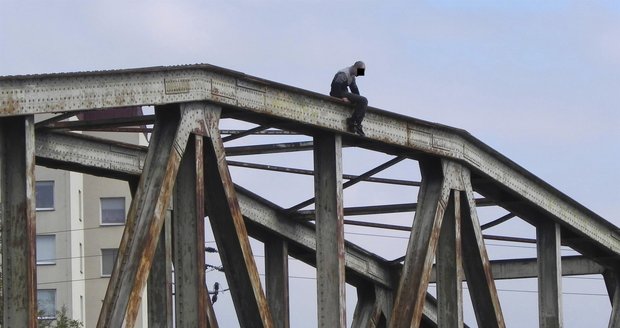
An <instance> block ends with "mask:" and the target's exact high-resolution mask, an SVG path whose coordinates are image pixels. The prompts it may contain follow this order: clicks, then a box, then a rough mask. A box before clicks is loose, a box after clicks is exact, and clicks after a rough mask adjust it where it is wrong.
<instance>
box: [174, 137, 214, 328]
mask: <svg viewBox="0 0 620 328" xmlns="http://www.w3.org/2000/svg"><path fill="white" fill-rule="evenodd" d="M202 139H203V137H202V136H192V137H190V142H189V143H188V149H187V150H186V151H185V154H184V156H183V158H182V160H181V164H180V167H179V173H178V175H177V180H176V184H175V192H174V205H175V209H174V212H173V223H174V234H173V243H174V246H173V249H174V268H175V304H176V306H175V310H176V316H175V317H176V325H177V326H178V327H197V328H198V327H200V328H206V327H213V328H215V327H217V326H218V325H217V320H216V318H215V316H214V312H213V308H212V306H211V301H210V300H209V298H208V293H207V287H206V285H205V271H204V268H205V257H204V245H205V240H204V217H205V214H204V213H205V210H204V175H203V140H202ZM209 321H210V322H209Z"/></svg>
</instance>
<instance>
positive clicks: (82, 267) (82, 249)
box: [80, 243, 84, 273]
mask: <svg viewBox="0 0 620 328" xmlns="http://www.w3.org/2000/svg"><path fill="white" fill-rule="evenodd" d="M80 273H84V247H83V246H82V243H80Z"/></svg>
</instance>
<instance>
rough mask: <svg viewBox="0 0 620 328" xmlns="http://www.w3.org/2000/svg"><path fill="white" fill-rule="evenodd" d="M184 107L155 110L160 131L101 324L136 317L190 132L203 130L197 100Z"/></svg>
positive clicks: (111, 324) (114, 324)
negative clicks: (195, 102)
mask: <svg viewBox="0 0 620 328" xmlns="http://www.w3.org/2000/svg"><path fill="white" fill-rule="evenodd" d="M180 107H181V108H180V110H179V109H177V110H174V109H168V110H163V109H157V110H156V111H157V113H156V115H157V120H156V124H155V129H156V133H155V134H154V136H153V139H152V140H151V145H150V146H149V153H148V155H147V159H146V163H145V167H144V171H143V175H142V177H141V179H140V184H139V186H138V190H137V191H136V195H135V197H134V198H133V199H132V203H131V207H130V209H129V213H128V215H127V223H126V225H125V231H124V233H123V237H122V239H121V244H120V246H119V250H118V257H117V261H116V265H115V266H114V270H113V272H112V276H111V278H110V282H109V284H108V290H107V292H106V297H105V299H104V302H103V306H102V309H101V314H100V317H99V321H98V323H97V326H98V327H100V328H103V327H120V325H121V324H122V323H123V321H125V324H126V327H133V325H134V323H135V319H136V316H137V313H138V309H139V306H140V301H141V295H142V292H143V289H144V286H145V285H146V280H147V277H148V272H149V270H150V268H151V264H152V260H153V254H154V253H155V248H156V245H157V240H158V239H159V235H160V232H161V227H162V225H163V221H164V214H165V210H166V207H167V204H168V201H169V200H170V195H171V193H172V187H173V185H174V180H175V178H176V174H177V171H178V167H179V163H180V160H181V156H182V155H183V153H184V151H185V146H186V144H187V140H188V138H189V135H190V133H191V132H197V131H201V130H204V111H203V110H202V108H201V107H200V105H199V104H182V105H181V106H180ZM177 108H178V107H177ZM201 119H202V120H201Z"/></svg>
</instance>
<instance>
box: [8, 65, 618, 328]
mask: <svg viewBox="0 0 620 328" xmlns="http://www.w3.org/2000/svg"><path fill="white" fill-rule="evenodd" d="M204 100H207V101H210V102H211V103H212V104H217V105H219V106H221V107H222V108H223V110H224V111H227V112H228V114H227V116H228V117H237V118H241V119H242V120H246V121H248V122H252V123H257V124H266V125H270V126H274V127H277V128H283V127H284V126H289V127H291V129H292V130H295V131H297V132H299V131H302V132H303V133H306V134H308V135H316V134H325V133H335V134H339V135H342V136H343V138H345V140H347V144H348V145H355V146H358V147H364V148H368V149H372V150H378V151H382V152H386V153H389V154H398V155H403V156H406V157H408V158H412V159H423V160H424V161H427V160H429V159H430V161H434V159H436V160H437V161H439V160H438V158H443V159H448V160H450V161H451V162H453V163H459V164H460V165H461V166H462V167H463V169H464V170H466V171H467V173H463V174H461V173H459V174H452V175H451V178H449V179H448V180H450V179H452V178H454V177H456V178H455V179H456V180H464V181H465V180H466V182H463V181H461V182H457V183H456V184H459V183H461V184H462V186H466V188H465V189H466V192H465V194H464V197H462V198H463V199H462V200H461V203H462V205H463V206H465V205H468V207H467V210H464V211H465V212H467V213H466V215H464V218H465V219H467V220H464V224H463V229H462V236H463V244H464V248H467V247H469V248H467V249H466V251H465V254H466V255H467V257H466V258H464V259H465V261H464V262H465V266H466V267H467V266H469V267H468V269H466V270H465V271H466V273H467V275H468V278H469V279H468V283H469V284H470V291H473V292H472V297H473V300H474V301H473V303H474V306H475V310H476V312H477V314H478V315H481V316H483V317H484V318H486V319H480V318H478V321H479V322H481V321H482V322H484V323H485V325H490V326H494V327H495V326H497V327H502V326H503V318H501V309H500V307H499V301H498V299H497V292H496V290H495V286H494V283H493V276H492V274H491V269H492V265H491V263H490V262H489V261H488V258H487V255H486V250H485V249H484V240H483V237H485V236H483V235H482V234H481V229H480V226H479V222H478V221H477V215H476V213H475V205H474V200H473V192H474V191H475V192H477V193H479V194H481V195H483V196H485V197H487V200H489V201H491V202H492V203H490V204H497V205H500V206H502V207H504V208H505V209H508V210H509V211H511V212H513V213H514V214H516V215H518V216H519V218H523V219H524V220H526V221H527V222H537V221H538V220H540V221H544V222H555V223H557V224H559V225H560V231H561V232H562V238H563V240H562V242H563V243H565V244H566V245H568V246H571V247H573V248H574V249H576V250H578V251H579V252H581V253H583V254H584V255H586V256H588V257H590V258H591V259H593V260H595V261H599V262H600V263H603V264H605V265H606V266H607V267H608V268H614V267H617V263H615V262H617V257H618V256H619V255H620V234H619V233H618V230H617V228H616V227H615V226H613V225H612V224H611V223H609V222H607V221H605V220H604V219H602V218H601V217H599V216H597V215H596V214H594V213H593V212H591V211H590V210H588V209H586V208H585V207H583V206H581V205H580V204H578V203H576V202H575V201H573V200H572V199H570V198H569V197H567V196H566V195H564V194H562V193H560V192H559V191H557V190H556V189H554V188H553V187H551V186H549V185H548V184H546V183H545V182H543V181H542V180H540V179H538V178H537V177H535V176H533V175H532V174H531V173H529V172H527V171H526V170H524V169H523V168H521V167H519V166H518V165H516V164H515V163H513V162H512V161H510V160H509V159H507V158H505V157H504V156H502V155H500V154H498V153H497V152H496V151H494V150H493V149H491V148H489V147H488V146H486V145H485V144H483V143H481V142H480V141H478V140H477V139H475V138H473V137H472V136H471V135H469V134H468V133H467V132H465V131H462V130H458V129H453V128H449V127H446V126H442V125H439V124H434V123H428V122H423V121H419V120H415V119H412V118H407V117H403V116H399V115H395V114H391V113H387V112H383V111H380V110H377V109H372V108H371V109H370V110H369V111H368V115H367V117H366V119H365V128H366V131H367V137H366V138H359V137H357V136H352V135H350V134H348V133H347V132H346V127H345V126H344V119H345V118H346V117H348V116H349V115H350V108H348V107H346V106H342V105H341V104H339V103H338V102H334V101H332V99H330V98H329V97H324V96H321V95H317V94H314V93H311V92H306V91H303V90H299V89H295V88H291V87H288V86H283V85H278V84H275V83H272V82H269V81H265V80H260V79H256V78H253V77H249V76H246V75H244V74H241V73H237V72H232V71H227V70H223V69H219V68H216V67H212V66H208V65H196V66H185V67H174V68H150V69H142V70H125V71H113V72H97V73H79V74H64V75H45V76H28V77H0V116H15V115H23V114H30V113H42V112H54V113H60V112H63V113H64V112H65V111H68V113H67V114H66V115H65V116H69V115H71V114H70V112H72V111H82V110H86V111H89V110H91V109H102V108H112V107H118V106H136V105H144V104H165V103H183V102H189V101H204ZM165 110H166V111H174V110H176V109H175V106H171V107H170V108H168V109H165ZM56 119H58V118H56ZM213 122H215V121H212V123H213ZM48 123H50V122H48ZM101 123H105V122H98V123H96V124H97V125H98V126H99V127H98V128H101ZM63 124H65V123H61V124H60V125H63ZM106 124H107V123H106ZM116 124H118V122H116ZM127 124H129V123H127ZM187 127H188V125H186V124H179V128H183V129H185V128H187ZM65 128H66V126H65ZM72 128H76V127H75V126H73V127H72ZM87 128H95V126H87ZM114 129H116V131H120V130H118V129H117V128H114ZM193 129H195V131H202V133H204V131H207V129H206V126H198V127H193ZM216 129H217V124H213V125H212V126H211V127H210V128H209V131H211V130H213V131H215V130H216ZM257 129H258V128H256V129H255V130H257ZM183 133H185V132H183ZM188 133H189V132H188ZM48 136H50V134H48ZM41 139H42V140H47V139H48V138H47V137H43V138H41ZM37 140H39V136H37ZM209 143H210V142H209ZM86 144H91V143H86ZM86 144H84V145H86ZM213 144H215V143H213ZM220 144H221V140H220ZM67 145H68V147H71V146H72V143H71V142H69V143H67ZM219 146H221V145H218V147H219ZM171 147H172V148H174V150H175V151H176V152H177V153H182V151H180V150H182V148H183V147H184V145H182V144H179V143H175V144H174V145H173V146H171ZM311 147H312V145H309V144H305V145H304V144H296V145H294V144H279V145H275V146H267V147H265V146H260V147H255V146H249V147H244V148H231V149H230V153H229V155H230V154H237V155H239V154H253V153H257V152H258V153H260V152H280V151H282V150H285V151H289V150H308V149H311ZM52 148H55V149H56V151H57V152H54V153H49V154H46V155H39V150H42V151H44V150H47V149H49V148H48V147H41V148H39V143H38V141H37V160H39V159H41V161H42V164H45V165H49V166H50V167H62V165H64V164H63V163H64V161H65V160H66V157H67V156H72V155H66V154H67V153H69V152H70V151H71V150H70V149H69V148H66V149H64V150H62V149H61V147H60V146H59V145H52ZM121 148H122V147H121ZM118 150H119V148H115V147H112V148H108V149H104V150H100V151H99V152H98V154H105V153H110V154H111V155H109V157H104V158H101V159H96V160H94V161H93V162H99V163H87V164H79V165H76V166H71V168H72V169H75V170H78V171H81V170H90V172H91V173H96V174H99V175H111V176H113V177H116V178H122V179H130V178H132V177H133V174H134V173H132V172H135V171H138V172H141V171H142V170H143V169H144V171H151V170H152V169H153V167H147V166H146V164H145V161H144V157H140V156H128V157H127V156H126V157H124V158H122V159H120V157H119V156H117V155H115V154H113V153H115V152H116V151H118ZM63 151H64V152H65V154H64V155H62V153H63ZM141 151H142V150H140V149H137V152H138V153H140V152H141ZM218 151H219V152H214V153H215V154H216V155H214V156H213V157H215V158H217V168H218V169H219V170H221V169H222V167H224V168H225V167H226V165H225V164H224V159H223V158H224V150H223V148H222V149H219V150H218ZM227 151H228V150H227ZM79 153H84V154H89V155H90V154H92V153H89V152H88V151H86V150H83V151H78V154H79ZM94 153H96V154H97V152H94ZM59 154H61V155H59ZM54 156H56V157H54ZM78 156H79V155H78ZM52 157H54V158H53V159H52ZM111 159H116V160H119V161H118V162H114V161H111ZM87 160H88V159H87V156H84V158H81V159H78V161H82V162H87ZM110 162H111V163H110ZM213 162H216V161H213ZM72 165H73V164H72ZM205 165H206V166H208V164H206V163H205ZM65 168H66V167H65ZM121 168H122V170H125V171H123V172H122V173H119V172H121ZM442 169H444V170H445V169H446V167H443V168H442ZM451 170H453V171H454V167H452V168H451ZM469 170H471V172H474V175H475V177H474V180H473V181H470V178H469ZM453 171H451V172H453ZM457 171H458V170H457ZM291 172H292V171H291ZM313 173H314V172H310V174H313ZM218 174H219V172H218ZM465 175H467V176H465ZM444 178H445V177H444ZM226 179H227V180H226ZM216 180H217V179H216ZM224 180H225V182H224V183H222V181H224ZM218 181H219V182H217V183H216V185H217V184H223V185H226V188H229V189H227V190H228V191H230V190H232V188H233V187H232V182H231V181H230V177H228V178H221V177H220V179H219V180H218ZM446 184H448V185H449V189H453V188H454V186H455V184H454V183H453V182H450V181H447V182H446ZM472 185H473V186H472ZM136 189H140V188H136ZM218 192H219V191H218ZM233 192H234V191H233ZM230 194H231V193H230V192H229V193H228V194H226V191H224V192H221V193H220V198H218V199H215V200H216V201H215V202H214V204H219V205H221V204H226V205H225V206H226V207H227V208H228V209H229V210H230V211H235V210H237V209H235V208H234V204H235V201H236V199H235V198H234V197H230ZM221 195H225V196H228V197H226V202H224V201H222V199H223V198H224V197H221ZM205 198H207V197H205ZM231 202H232V204H233V205H230V204H229V203H231ZM146 203H148V202H142V204H146ZM397 205H406V204H397ZM408 205H411V204H408ZM444 205H445V204H444ZM477 205H478V206H480V205H481V204H477ZM416 206H417V204H416ZM438 206H439V205H438ZM385 209H389V208H383V210H385ZM464 209H465V207H464ZM215 210H216V211H217V210H218V209H215ZM280 210H281V209H278V210H277V213H278V214H277V215H283V216H284V217H286V218H290V217H287V216H286V215H285V214H282V212H281V211H280ZM359 210H368V208H366V209H359ZM226 211H227V210H226V209H224V210H221V211H220V212H216V213H218V214H219V213H224V214H226ZM241 211H250V212H252V211H253V210H252V209H248V208H244V207H242V208H241ZM252 213H255V212H252ZM305 213H306V214H312V215H314V213H313V212H305ZM350 213H355V212H350ZM226 215H228V214H226ZM260 215H262V214H256V213H255V215H253V216H251V217H252V218H260V217H261V216H260ZM417 215H418V214H417V213H416V216H417ZM511 215H512V214H511ZM225 217H235V215H228V216H225ZM252 218H250V217H249V216H248V218H246V222H252V224H253V225H255V226H259V228H258V229H263V230H268V231H269V233H270V234H272V235H273V236H275V235H280V233H281V232H284V233H286V234H288V236H290V237H287V238H288V240H287V241H288V242H290V243H291V245H295V246H294V247H293V249H292V250H291V252H292V253H293V254H295V253H299V246H298V245H305V246H303V247H311V246H308V245H312V243H313V242H314V243H315V244H314V247H316V240H314V239H311V238H310V239H307V240H301V241H298V240H297V238H298V237H299V235H301V236H302V237H304V238H306V237H308V236H311V235H310V234H307V228H308V226H307V225H304V223H302V222H291V225H286V224H287V223H281V222H277V223H275V225H266V224H265V222H264V221H260V220H259V219H257V221H252ZM502 219H503V218H500V219H499V220H496V221H494V222H491V224H496V223H499V222H501V221H502ZM235 224H238V223H235ZM261 224H263V225H261ZM272 224H273V222H272ZM489 226H490V225H489V224H487V225H485V226H483V228H486V227H489ZM134 228H135V227H134ZM128 229H133V228H128ZM240 229H241V228H237V226H235V227H234V229H230V230H228V231H232V232H234V234H233V235H235V236H241V238H247V234H244V233H241V232H240ZM431 230H432V229H431ZM300 231H302V232H300ZM134 233H135V232H132V234H134ZM152 236H155V239H156V238H157V237H156V236H158V235H156V234H152ZM270 236H271V235H270ZM486 237H488V238H489V239H492V238H497V237H498V236H486ZM499 237H500V238H503V239H506V237H503V236H499ZM132 238H133V237H132ZM308 238H309V237H308ZM508 238H509V239H506V240H511V241H523V242H531V241H532V240H531V239H527V238H518V237H516V238H515V237H508ZM224 242H225V241H220V243H224ZM126 243H127V242H126ZM243 243H244V241H241V242H238V244H239V245H241V246H243ZM138 244H140V247H142V246H144V245H145V244H144V243H138ZM237 246H238V245H234V244H233V245H232V246H229V249H230V250H232V251H231V252H233V253H235V252H236V253H235V255H237V254H241V255H242V256H240V257H239V258H241V259H242V260H243V261H246V262H247V256H248V255H247V254H251V253H248V252H246V250H242V251H239V249H240V248H238V247H237ZM136 247H137V246H136ZM295 247H298V248H297V249H295ZM348 249H351V248H348ZM351 252H353V253H351ZM351 252H349V250H347V254H357V255H359V254H362V257H363V258H365V259H368V260H369V259H375V260H376V258H375V257H372V256H369V255H368V254H365V253H364V252H360V251H359V250H355V251H351ZM306 256H307V254H306ZM135 258H137V257H135ZM144 261H146V262H148V261H151V262H152V259H149V258H148V257H144ZM306 261H307V260H306ZM345 261H346V267H347V268H348V270H349V272H353V274H352V275H353V276H354V277H355V278H358V279H352V280H351V281H355V283H359V281H360V280H363V281H366V280H368V281H375V282H377V283H379V284H386V285H391V281H390V279H388V278H385V276H382V274H383V273H384V272H385V271H389V270H388V269H387V266H384V265H383V264H384V262H381V261H375V262H372V261H371V262H372V263H373V264H368V265H367V266H366V267H364V266H363V264H364V263H363V261H361V260H359V259H351V260H350V259H349V258H346V259H345ZM369 261H370V260H369ZM369 263H370V262H369ZM377 263H378V265H376V266H374V267H373V265H375V264H377ZM147 265H148V264H147ZM237 268H241V269H242V270H241V271H244V270H245V271H252V270H253V268H252V267H251V265H246V263H244V264H243V265H240V266H238V267H237ZM248 268H249V269H248ZM129 269H132V268H131V267H129ZM424 270H426V267H425V268H424ZM403 272H406V270H403ZM424 272H426V271H424ZM243 274H245V273H243ZM253 274H254V273H253V272H251V273H249V274H248V277H250V278H247V279H246V280H245V282H248V281H249V282H250V283H248V284H246V285H243V282H242V283H240V284H238V285H237V286H241V287H238V288H237V289H238V291H237V293H238V294H241V295H245V296H247V295H248V294H251V298H252V300H251V302H254V303H256V304H261V303H260V300H258V301H256V300H257V299H260V297H261V296H256V295H260V294H261V293H258V294H257V293H256V286H257V285H256V284H255V283H254V282H255V279H254V277H253V276H252V275H253ZM373 274H379V276H376V277H372V275H373ZM359 277H363V279H359ZM346 278H347V281H348V280H349V277H346ZM424 278H425V277H424ZM243 279H245V278H242V279H241V280H243ZM364 279H366V280H364ZM258 285H259V284H258ZM131 286H132V288H135V284H131ZM118 288H120V287H118ZM249 290H251V291H252V293H248V292H247V291H249ZM132 293H133V292H132ZM420 293H421V291H420ZM610 294H611V293H610ZM614 296H615V295H614ZM131 297H133V298H132V300H135V299H136V297H135V293H134V294H131ZM235 297H236V298H238V297H239V296H238V295H237V296H235V295H233V298H235ZM429 302H430V300H429V298H428V297H427V298H426V302H423V303H426V304H425V309H426V305H428V303H429ZM131 304H135V303H131ZM258 308H260V305H259V306H258ZM396 312H397V311H396V310H395V311H394V313H396ZM255 313H258V315H257V316H256V317H261V319H260V320H261V322H264V320H263V319H262V318H263V317H264V316H265V314H264V313H263V312H261V310H257V311H256V312H255ZM267 313H268V311H267ZM242 315H245V316H247V314H242ZM416 315H417V314H416ZM129 317H130V318H131V315H130V316H129ZM247 317H250V316H247ZM242 320H247V319H242ZM416 324H417V323H416ZM422 324H424V323H422Z"/></svg>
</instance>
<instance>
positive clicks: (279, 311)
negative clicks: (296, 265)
mask: <svg viewBox="0 0 620 328" xmlns="http://www.w3.org/2000/svg"><path fill="white" fill-rule="evenodd" d="M265 284H266V288H267V301H269V308H270V309H271V315H272V316H273V324H274V327H276V328H288V327H289V326H290V315H289V289H288V243H287V242H286V240H284V239H282V238H269V239H268V240H266V241H265Z"/></svg>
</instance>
